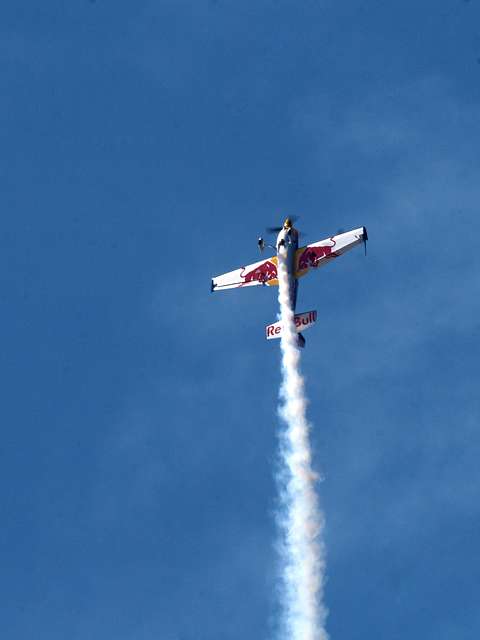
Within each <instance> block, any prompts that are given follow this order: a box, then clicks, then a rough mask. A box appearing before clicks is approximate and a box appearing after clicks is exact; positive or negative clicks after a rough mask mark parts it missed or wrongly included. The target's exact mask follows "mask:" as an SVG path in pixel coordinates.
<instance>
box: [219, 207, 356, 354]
mask: <svg viewBox="0 0 480 640" xmlns="http://www.w3.org/2000/svg"><path fill="white" fill-rule="evenodd" d="M269 231H272V232H277V231H278V236H277V242H276V245H275V247H273V246H272V247H271V248H272V249H276V251H277V255H276V256H272V257H271V258H267V259H266V260H260V261H259V262H254V263H253V264H249V265H246V266H244V267H240V269H235V270H234V271H229V272H228V273H224V274H223V275H220V276H216V277H215V278H212V283H211V291H222V290H223V289H237V288H238V289H240V288H243V287H252V286H255V285H263V286H268V287H272V286H278V278H277V266H278V252H279V251H280V249H281V248H283V249H282V252H283V255H285V259H286V265H287V270H288V277H289V289H290V301H291V304H292V308H293V311H294V312H295V309H296V306H297V291H298V279H299V278H301V277H302V276H304V275H305V274H306V273H308V271H309V270H310V269H317V268H318V267H322V266H324V265H325V264H327V263H328V262H330V261H331V260H332V259H333V258H337V257H338V256H341V255H342V254H343V253H346V252H347V251H350V249H353V248H354V247H356V246H357V245H358V244H361V243H363V244H364V246H365V254H366V252H367V244H366V243H367V240H368V234H367V229H366V227H359V228H358V229H352V230H351V231H347V232H342V233H338V234H337V235H334V236H331V237H329V238H326V239H325V240H320V241H319V242H314V243H313V244H308V245H306V246H304V247H300V248H299V247H298V240H299V232H298V230H297V229H296V228H295V227H294V226H293V220H292V218H286V219H285V222H284V223H283V225H282V226H281V227H274V228H271V229H270V230H269ZM266 246H271V245H266V244H265V241H264V239H263V238H261V237H260V238H259V239H258V247H259V249H260V251H263V250H264V249H265V247H266ZM294 317H295V327H296V330H297V333H298V346H300V347H304V346H305V338H304V337H303V335H302V334H301V331H303V330H305V329H308V328H309V327H311V326H312V325H313V324H314V323H315V321H316V319H317V312H316V311H307V312H305V313H300V314H295V316H294ZM281 334H282V326H281V322H275V323H273V324H270V325H267V326H266V338H267V340H271V339H275V338H280V337H281Z"/></svg>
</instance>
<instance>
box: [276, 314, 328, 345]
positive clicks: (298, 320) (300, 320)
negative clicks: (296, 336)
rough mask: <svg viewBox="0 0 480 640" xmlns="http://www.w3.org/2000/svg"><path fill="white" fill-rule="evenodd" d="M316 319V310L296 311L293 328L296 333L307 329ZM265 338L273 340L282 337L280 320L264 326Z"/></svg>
mask: <svg viewBox="0 0 480 640" xmlns="http://www.w3.org/2000/svg"><path fill="white" fill-rule="evenodd" d="M316 321H317V312H316V311H306V312H305V313H297V314H296V315H295V329H296V330H297V333H300V331H304V330H305V329H308V328H309V327H311V326H312V324H314V323H315V322H316ZM265 331H266V338H267V340H274V339H275V338H281V337H282V322H281V320H279V321H278V322H274V323H273V324H268V325H267V326H266V327H265Z"/></svg>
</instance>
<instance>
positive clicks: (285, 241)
mask: <svg viewBox="0 0 480 640" xmlns="http://www.w3.org/2000/svg"><path fill="white" fill-rule="evenodd" d="M276 247H277V256H278V253H279V251H280V248H282V247H284V249H285V252H286V263H287V270H288V281H289V289H290V301H291V303H292V308H293V310H294V311H295V308H296V306H297V288H298V280H297V278H296V277H295V253H296V251H297V249H298V231H297V230H296V229H295V228H294V227H289V228H285V227H284V228H283V229H282V230H281V231H280V233H279V234H278V236H277V244H276Z"/></svg>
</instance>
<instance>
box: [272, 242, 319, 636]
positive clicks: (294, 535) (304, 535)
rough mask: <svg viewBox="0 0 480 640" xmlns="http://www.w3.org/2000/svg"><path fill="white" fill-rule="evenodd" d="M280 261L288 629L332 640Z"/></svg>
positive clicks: (283, 523)
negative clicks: (328, 623) (327, 627)
mask: <svg viewBox="0 0 480 640" xmlns="http://www.w3.org/2000/svg"><path fill="white" fill-rule="evenodd" d="M279 253H280V255H279V257H278V280H279V292H278V300H279V303H280V317H281V321H282V337H281V351H282V386H281V390H280V398H281V400H282V403H281V406H280V408H279V413H280V416H281V417H282V419H283V421H284V429H283V431H282V433H281V472H280V483H281V513H280V514H279V522H280V527H281V533H282V540H281V553H282V563H283V564H282V572H283V575H282V578H283V602H282V606H283V625H282V631H283V632H284V634H285V638H288V639H289V640H327V639H328V635H327V632H326V630H325V621H326V617H327V610H326V608H325V606H324V605H323V588H324V582H325V549H324V543H323V529H324V517H323V513H322V511H321V509H320V506H319V502H318V497H317V494H316V491H315V483H316V480H317V476H316V474H315V473H314V471H313V470H312V462H311V451H310V442H309V428H310V427H309V424H308V422H307V418H306V406H307V401H306V398H305V391H304V381H303V378H302V376H301V374H300V351H299V349H298V346H297V333H296V331H295V324H294V312H293V310H292V304H291V301H290V291H289V277H288V271H287V266H286V262H285V255H283V253H282V251H280V252H279Z"/></svg>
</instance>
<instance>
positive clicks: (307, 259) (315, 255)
mask: <svg viewBox="0 0 480 640" xmlns="http://www.w3.org/2000/svg"><path fill="white" fill-rule="evenodd" d="M331 242H333V244H332V245H325V246H316V247H315V246H308V247H305V249H304V251H303V253H301V254H300V256H299V258H298V270H299V271H303V270H304V269H308V268H309V267H313V268H314V269H315V268H316V267H318V264H319V262H320V260H322V259H323V258H336V257H337V255H336V253H335V252H334V251H333V247H334V246H335V244H336V242H335V240H334V239H333V238H331Z"/></svg>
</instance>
